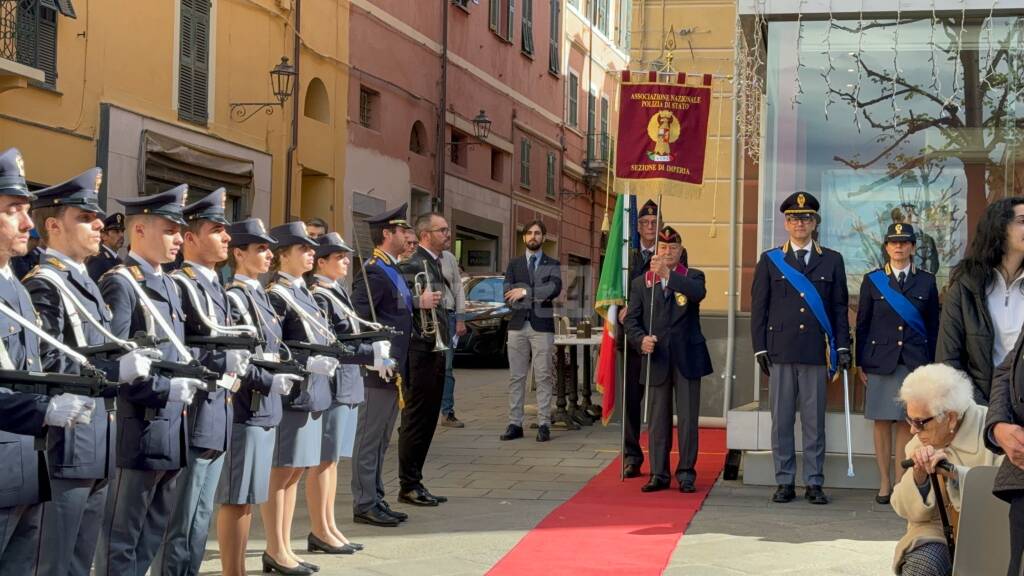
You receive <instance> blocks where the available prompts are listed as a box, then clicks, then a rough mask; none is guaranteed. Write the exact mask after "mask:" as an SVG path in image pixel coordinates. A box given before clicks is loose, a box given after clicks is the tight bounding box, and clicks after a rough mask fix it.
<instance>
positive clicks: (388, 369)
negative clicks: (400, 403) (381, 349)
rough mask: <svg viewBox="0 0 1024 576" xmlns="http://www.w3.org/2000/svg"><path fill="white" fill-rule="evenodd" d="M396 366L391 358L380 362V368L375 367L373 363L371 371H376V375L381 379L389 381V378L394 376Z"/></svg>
mask: <svg viewBox="0 0 1024 576" xmlns="http://www.w3.org/2000/svg"><path fill="white" fill-rule="evenodd" d="M396 366H397V364H396V363H395V361H394V360H392V359H391V358H385V359H384V361H383V362H381V365H380V366H377V365H376V362H374V366H373V370H376V371H377V374H379V375H380V377H381V379H383V380H391V377H392V376H393V375H394V374H395V367H396Z"/></svg>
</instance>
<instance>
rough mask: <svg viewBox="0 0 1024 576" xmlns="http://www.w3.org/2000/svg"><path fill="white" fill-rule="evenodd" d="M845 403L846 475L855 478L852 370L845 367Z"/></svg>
mask: <svg viewBox="0 0 1024 576" xmlns="http://www.w3.org/2000/svg"><path fill="white" fill-rule="evenodd" d="M843 404H844V411H845V412H846V475H847V476H849V477H850V478H853V476H854V474H853V435H852V433H851V432H850V371H849V370H848V369H845V368H844V369H843Z"/></svg>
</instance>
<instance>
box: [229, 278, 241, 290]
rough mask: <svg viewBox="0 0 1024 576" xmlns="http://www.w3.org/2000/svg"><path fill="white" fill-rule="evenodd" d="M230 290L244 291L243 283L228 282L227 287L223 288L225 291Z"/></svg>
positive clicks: (239, 281) (237, 281)
mask: <svg viewBox="0 0 1024 576" xmlns="http://www.w3.org/2000/svg"><path fill="white" fill-rule="evenodd" d="M231 288H241V289H243V290H244V289H245V282H242V281H241V280H232V281H231V282H228V285H227V286H225V287H224V289H225V290H230V289H231Z"/></svg>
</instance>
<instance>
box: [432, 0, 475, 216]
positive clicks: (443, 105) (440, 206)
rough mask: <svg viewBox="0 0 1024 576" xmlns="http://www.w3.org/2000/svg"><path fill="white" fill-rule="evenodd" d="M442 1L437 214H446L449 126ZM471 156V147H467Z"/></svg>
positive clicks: (445, 5) (443, 0)
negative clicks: (446, 141) (445, 194)
mask: <svg viewBox="0 0 1024 576" xmlns="http://www.w3.org/2000/svg"><path fill="white" fill-rule="evenodd" d="M449 1H450V0H441V90H440V92H441V97H440V99H439V103H438V106H437V168H435V170H437V190H436V191H435V193H434V203H435V205H434V207H433V209H434V210H435V211H436V212H440V213H441V214H444V176H445V174H444V171H445V157H446V155H447V149H446V147H445V126H447V125H448V117H447V114H448V2H449ZM466 154H469V147H468V146H467V147H466Z"/></svg>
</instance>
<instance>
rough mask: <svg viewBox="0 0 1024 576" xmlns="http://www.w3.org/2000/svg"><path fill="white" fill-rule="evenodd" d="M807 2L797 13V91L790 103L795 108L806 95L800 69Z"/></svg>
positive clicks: (804, 0) (804, 1) (801, 5)
mask: <svg viewBox="0 0 1024 576" xmlns="http://www.w3.org/2000/svg"><path fill="white" fill-rule="evenodd" d="M806 2H807V0H800V5H799V7H798V8H797V13H796V72H795V73H794V75H795V76H796V91H795V92H793V99H792V100H791V101H790V103H789V105H790V107H791V108H792V107H795V106H796V105H797V104H799V103H800V97H801V96H803V94H804V85H803V83H802V82H801V81H800V69H801V68H803V66H804V63H803V53H802V50H801V48H802V45H803V42H804V4H805V3H806Z"/></svg>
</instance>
